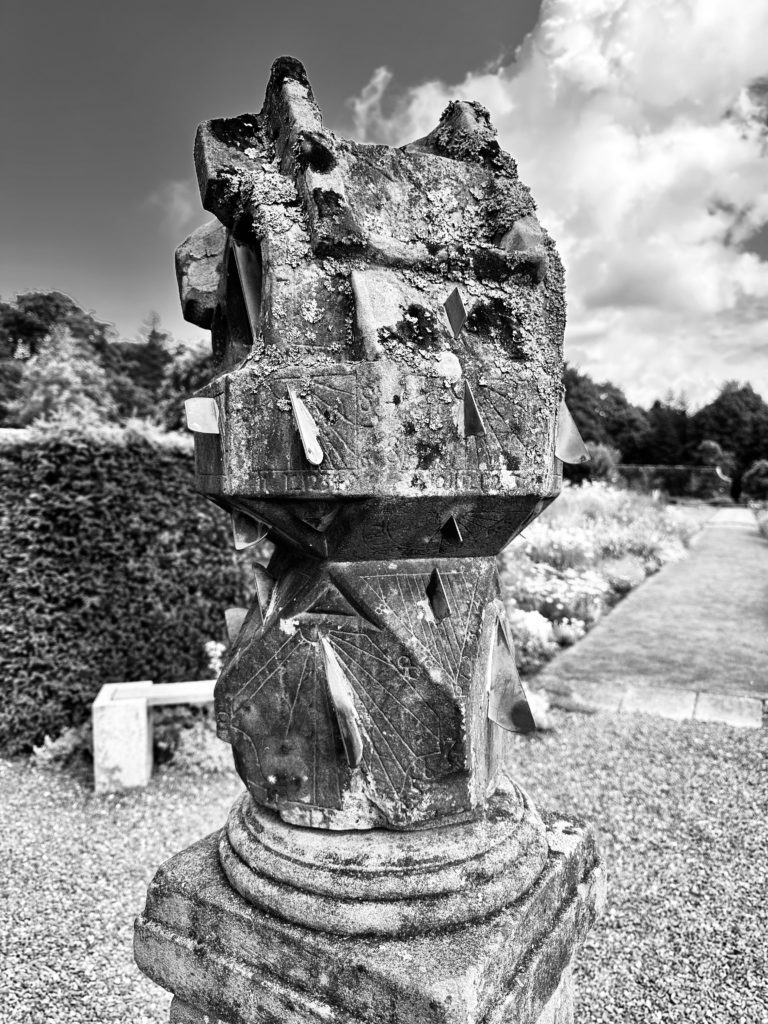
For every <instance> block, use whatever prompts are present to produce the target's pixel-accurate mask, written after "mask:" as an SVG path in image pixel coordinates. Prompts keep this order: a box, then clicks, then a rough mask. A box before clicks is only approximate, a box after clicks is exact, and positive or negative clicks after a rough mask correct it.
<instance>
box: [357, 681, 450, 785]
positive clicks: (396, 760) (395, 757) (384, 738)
mask: <svg viewBox="0 0 768 1024" xmlns="http://www.w3.org/2000/svg"><path fill="white" fill-rule="evenodd" d="M359 667H360V668H362V669H363V671H364V672H366V675H368V676H369V677H370V678H374V679H375V677H372V676H371V675H370V673H369V672H367V671H366V669H365V668H364V667H363V666H362V665H361V666H359ZM355 682H357V684H358V686H360V683H359V681H358V680H355ZM352 685H353V686H354V683H353V684H352ZM361 688H362V687H361ZM363 692H366V694H367V696H368V697H370V699H371V702H372V703H373V705H374V706H375V707H376V709H377V710H378V711H379V712H381V710H382V709H381V707H380V705H379V704H378V703H377V702H376V701H375V700H374V698H373V696H372V695H371V694H370V693H367V691H363ZM355 694H356V695H357V698H358V700H359V701H360V703H361V704H362V705H363V707H364V708H365V711H366V715H367V717H368V720H369V723H370V725H371V726H372V727H373V728H374V729H375V730H376V732H377V733H378V734H379V735H380V736H381V740H382V742H383V743H384V745H385V746H386V747H387V749H388V750H389V752H390V754H391V755H392V760H393V762H394V763H395V764H396V765H397V766H398V768H399V769H400V771H401V772H405V767H404V766H403V764H401V757H400V756H398V753H397V752H396V750H395V748H394V747H393V746H392V743H391V742H390V740H389V738H388V734H385V733H384V731H383V729H382V728H381V726H380V725H379V724H378V722H377V721H376V719H375V718H374V716H373V715H372V714H371V712H370V711H369V710H368V708H366V707H365V703H364V701H363V700H362V698H361V697H360V694H359V693H358V690H357V687H355ZM382 717H386V716H384V715H383V714H382ZM390 724H391V723H390ZM392 735H393V736H394V738H395V740H399V741H400V743H401V744H402V746H403V747H405V749H406V750H407V751H408V753H409V754H410V755H411V759H413V758H419V757H421V756H424V755H420V754H417V753H416V751H415V750H413V748H412V747H410V746H409V745H408V743H406V741H405V740H404V739H403V737H402V736H401V735H400V734H399V733H398V732H397V731H395V730H394V729H393V730H392ZM436 753H439V751H436ZM382 764H383V762H382ZM387 776H388V777H389V779H390V782H392V786H393V788H394V781H393V780H392V778H391V777H390V776H389V773H388V772H387Z"/></svg>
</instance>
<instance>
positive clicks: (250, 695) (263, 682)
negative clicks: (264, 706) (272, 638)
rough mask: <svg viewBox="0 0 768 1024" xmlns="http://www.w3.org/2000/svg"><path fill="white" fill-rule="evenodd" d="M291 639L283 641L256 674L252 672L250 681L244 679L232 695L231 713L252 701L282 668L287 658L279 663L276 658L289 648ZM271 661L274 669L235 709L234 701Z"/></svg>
mask: <svg viewBox="0 0 768 1024" xmlns="http://www.w3.org/2000/svg"><path fill="white" fill-rule="evenodd" d="M291 639H292V638H291V637H289V638H288V639H287V640H286V641H285V643H284V644H283V645H282V646H281V647H279V648H278V649H277V650H276V651H275V653H274V654H273V655H272V657H271V658H270V659H269V661H267V662H265V663H264V664H263V665H262V666H261V667H260V669H259V671H258V672H254V674H253V675H252V676H251V677H250V679H246V681H245V682H244V683H243V685H242V686H241V687H240V689H239V690H238V691H237V693H234V694H233V695H232V710H233V711H236V710H239V708H240V707H241V705H242V704H244V703H245V701H246V700H252V699H253V698H254V697H255V696H256V694H257V693H259V692H260V691H261V690H262V688H263V687H264V686H265V684H266V683H267V682H268V681H269V680H270V679H271V678H272V676H273V675H274V674H275V672H277V670H278V669H280V668H282V666H283V665H284V664H285V663H286V662H287V661H288V657H286V658H283V659H282V660H281V661H276V659H277V658H278V656H279V655H280V654H282V652H283V651H284V650H285V648H286V647H288V646H289V644H290V643H291ZM291 653H293V652H292V651H291V652H289V657H290V654H291ZM273 661H274V662H275V667H274V668H273V669H272V671H271V672H270V673H269V674H268V675H267V676H266V678H265V679H263V680H262V681H261V683H260V685H259V686H258V687H257V688H256V689H255V690H253V691H252V692H251V693H249V694H248V695H247V696H246V697H245V699H244V700H242V701H241V702H240V704H238V705H237V707H235V701H236V700H237V699H238V697H240V696H241V695H242V694H243V692H244V691H245V690H246V689H247V688H248V687H249V686H251V685H252V684H253V682H254V680H256V679H258V678H259V676H260V675H261V673H262V672H263V671H264V669H266V668H267V666H268V665H269V664H270V662H273Z"/></svg>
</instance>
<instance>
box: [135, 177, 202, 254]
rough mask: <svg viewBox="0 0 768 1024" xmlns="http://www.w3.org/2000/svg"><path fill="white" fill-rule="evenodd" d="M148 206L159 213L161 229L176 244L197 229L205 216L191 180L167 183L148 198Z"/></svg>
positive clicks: (197, 192)
mask: <svg viewBox="0 0 768 1024" xmlns="http://www.w3.org/2000/svg"><path fill="white" fill-rule="evenodd" d="M146 206H147V207H148V208H149V209H151V210H152V211H154V212H157V211H159V224H160V227H161V228H162V230H163V231H164V232H165V233H166V234H167V235H169V236H170V237H171V238H172V239H174V240H175V242H176V244H179V243H180V242H182V241H183V240H184V236H185V235H186V234H189V232H190V231H192V229H193V228H195V227H197V225H198V224H199V223H200V222H201V219H202V216H203V211H202V209H201V207H200V193H199V191H198V188H197V184H196V183H195V182H194V181H192V180H191V179H184V180H183V181H166V182H165V183H164V184H163V185H161V186H160V187H159V188H158V189H156V190H155V191H154V192H153V193H152V194H151V195H150V196H148V197H147V200H146Z"/></svg>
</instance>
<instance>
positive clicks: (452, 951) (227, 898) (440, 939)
mask: <svg viewBox="0 0 768 1024" xmlns="http://www.w3.org/2000/svg"><path fill="white" fill-rule="evenodd" d="M547 838H548V842H549V847H550V853H549V857H548V859H547V863H546V866H545V868H544V870H543V871H542V873H541V875H540V878H539V881H538V882H537V884H536V885H535V886H534V887H533V889H531V890H529V891H528V892H527V893H526V894H525V895H524V896H522V897H521V898H520V899H518V900H517V901H516V902H514V903H513V904H512V905H511V906H509V907H507V908H505V909H504V910H502V911H500V912H498V913H496V914H493V915H491V916H490V917H488V918H486V919H484V920H482V921H479V922H476V923H472V924H469V925H464V926H462V927H459V928H454V929H450V930H437V931H432V932H427V933H424V934H421V935H415V936H410V937H404V938H383V937H375V936H370V937H363V936H358V937H341V936H334V935H332V934H329V933H326V932H321V931H316V930H312V929H309V928H302V927H299V926H298V925H295V924H290V923H288V922H285V921H282V920H281V919H280V918H277V917H275V916H273V915H271V914H267V913H265V912H263V911H261V910H259V909H258V908H256V907H254V906H252V905H250V904H249V903H247V902H246V901H245V900H243V899H242V897H240V896H239V895H238V894H237V893H236V892H235V891H234V890H233V889H232V888H231V886H230V885H229V884H228V881H227V879H226V877H225V876H224V875H223V874H222V870H221V866H220V864H219V859H218V853H217V844H218V841H219V836H218V835H213V836H210V837H208V838H207V839H205V840H202V841H201V842H199V843H197V844H195V845H194V846H192V847H190V849H188V850H186V851H184V852H183V853H181V854H177V855H176V856H175V857H174V858H172V859H171V860H170V861H168V862H167V863H166V864H165V865H164V866H163V867H162V868H161V869H160V871H159V872H158V873H157V875H156V877H155V880H154V881H153V883H152V885H151V886H150V890H149V893H148V897H147V907H146V909H145V911H144V914H143V915H142V916H141V917H140V918H139V919H138V921H137V923H136V946H135V953H136V958H137V961H138V963H139V965H140V966H141V968H142V970H144V971H145V972H146V973H147V974H148V975H149V976H150V977H151V978H153V979H154V980H155V981H157V982H158V984H161V985H163V986H164V987H165V988H167V989H169V990H170V991H172V992H173V993H174V994H175V995H176V996H177V998H178V1000H179V1001H180V1002H182V1003H186V1004H187V1005H188V1006H189V1007H192V1008H194V1009H196V1010H197V1011H198V1012H199V1013H207V1014H210V1015H212V1016H213V1017H214V1018H216V1017H218V1018H219V1019H220V1020H222V1021H226V1022H228V1024H255V1022H256V1021H263V1020H270V1019H276V1020H290V1021H296V1022H308V1021H310V1020H311V1021H313V1022H315V1024H316V1021H317V1020H318V1019H323V1020H326V1021H328V1022H330V1024H337V1022H338V1024H341V1022H345V1024H346V1022H349V1024H352V1021H361V1020H368V1021H379V1020H381V1019H382V1017H383V1016H387V1017H388V1019H391V1020H393V1021H397V1022H403V1024H406V1022H408V1024H410V1022H411V1021H413V1022H414V1024H416V1022H418V1024H437V1022H449V1021H450V1022H452V1024H480V1022H481V1021H482V1022H486V1021H487V1022H488V1024H508V1022H510V1021H515V1022H516V1024H533V1022H535V1021H537V1019H538V1017H539V1016H540V1015H541V1014H542V1013H543V1012H544V1011H545V1009H546V1008H547V1004H548V1003H550V1001H551V999H552V997H553V995H554V994H555V993H556V992H557V990H558V986H559V984H560V979H561V976H562V974H563V972H564V971H567V969H568V965H569V963H570V961H571V959H572V956H573V954H574V951H575V949H576V948H577V946H578V944H579V943H580V942H581V940H582V939H583V938H584V935H585V934H586V932H587V931H588V929H589V927H590V926H591V924H592V921H593V920H594V917H595V914H596V913H598V912H599V910H600V906H601V903H602V899H603V892H604V874H603V869H602V866H601V864H600V862H599V860H598V859H597V855H596V852H595V846H594V840H593V838H592V836H591V834H590V833H589V831H588V830H587V829H585V828H584V826H581V825H579V824H577V823H575V822H572V821H569V820H567V819H562V818H554V819H550V821H549V826H548V831H547ZM436 859H439V852H438V851H437V850H436ZM565 985H567V981H566V983H565ZM561 1016H562V1015H561ZM181 1019H182V1020H184V1018H183V1017H182V1018H181ZM546 1019H547V1018H546V1017H544V1020H546ZM555 1019H557V1018H555ZM567 1019H568V1018H566V1020H567ZM193 1020H194V1018H193Z"/></svg>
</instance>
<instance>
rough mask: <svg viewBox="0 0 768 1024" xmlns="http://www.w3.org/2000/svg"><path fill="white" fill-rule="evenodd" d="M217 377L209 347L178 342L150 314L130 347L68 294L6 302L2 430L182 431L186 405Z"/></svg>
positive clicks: (2, 313)
mask: <svg viewBox="0 0 768 1024" xmlns="http://www.w3.org/2000/svg"><path fill="white" fill-rule="evenodd" d="M213 375H214V367H213V361H212V357H211V355H210V350H209V349H208V346H205V347H203V346H198V347H195V346H193V345H189V344H187V343H185V342H179V341H176V340H174V339H173V338H172V337H171V335H170V334H169V333H168V332H167V331H164V330H163V329H162V328H161V326H160V321H159V318H158V317H157V316H156V315H155V314H150V316H149V317H148V319H147V322H146V324H145V327H144V329H143V331H142V334H141V337H139V338H138V339H137V340H135V341H127V340H125V339H122V338H120V337H119V336H118V335H117V332H116V331H115V329H114V328H113V327H112V326H111V324H108V323H105V322H104V321H101V320H98V319H97V318H96V317H95V316H94V314H93V313H90V312H87V311H86V310H84V309H82V308H81V307H80V306H78V304H77V303H76V302H74V301H73V299H71V298H70V297H69V296H68V295H64V294H63V293H62V292H57V291H52V292H26V293H25V294H23V295H19V296H18V297H17V298H16V299H14V300H12V301H10V302H2V301H0V427H26V426H31V425H32V424H39V423H50V422H56V421H61V422H68V421H70V420H76V421H77V422H79V423H83V422H106V423H117V424H124V423H126V422H127V421H128V420H130V419H134V418H138V419H143V420H150V421H152V422H153V423H155V424H157V426H159V427H161V428H163V429H165V430H179V429H182V428H183V427H184V417H183V406H184V398H185V397H188V396H189V395H190V394H191V393H192V392H193V391H195V390H196V389H197V388H199V387H201V386H202V385H203V384H204V383H206V382H207V381H208V380H210V379H211V377H212V376H213Z"/></svg>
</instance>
